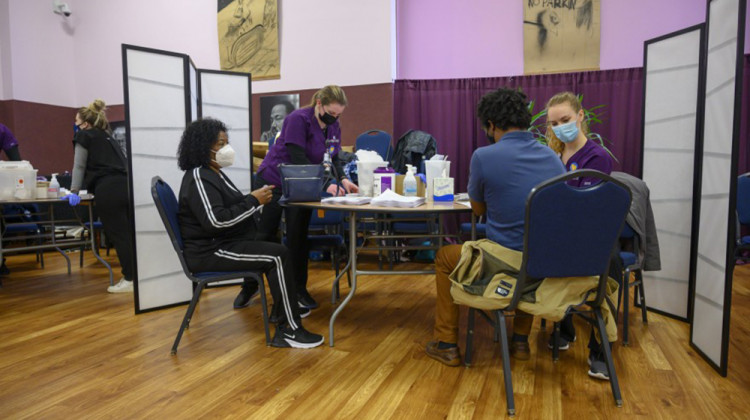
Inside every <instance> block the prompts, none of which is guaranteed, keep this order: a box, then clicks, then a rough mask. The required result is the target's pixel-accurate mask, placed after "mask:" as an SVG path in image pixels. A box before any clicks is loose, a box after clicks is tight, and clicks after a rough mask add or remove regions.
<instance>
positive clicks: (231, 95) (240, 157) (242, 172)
mask: <svg viewBox="0 0 750 420" xmlns="http://www.w3.org/2000/svg"><path fill="white" fill-rule="evenodd" d="M198 74H199V76H198V80H199V83H200V92H201V102H200V115H201V117H202V118H206V117H211V118H216V119H217V120H220V121H222V122H224V124H226V126H227V131H228V132H227V135H228V136H229V143H231V145H232V148H233V149H234V150H235V157H234V164H233V165H232V166H230V167H228V168H223V169H222V171H224V172H225V173H226V174H227V175H228V176H229V178H230V179H231V180H232V182H233V183H234V185H235V186H236V187H237V188H239V190H240V191H241V192H243V193H245V194H247V193H249V192H250V191H251V190H252V188H251V187H252V185H251V183H252V180H251V174H252V172H253V167H252V164H253V159H252V157H251V152H250V151H251V150H252V141H251V138H250V136H251V133H252V114H251V112H250V110H251V101H252V92H251V86H250V74H249V73H235V72H228V71H216V70H198ZM240 282H241V279H240V280H227V281H223V282H217V283H215V285H227V284H235V283H240Z"/></svg>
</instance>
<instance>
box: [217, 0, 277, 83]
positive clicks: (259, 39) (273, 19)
mask: <svg viewBox="0 0 750 420" xmlns="http://www.w3.org/2000/svg"><path fill="white" fill-rule="evenodd" d="M218 6H219V7H218V14H217V28H218V32H219V33H218V35H219V57H220V61H221V69H222V70H229V71H236V72H243V73H251V74H252V75H253V76H252V78H253V80H261V79H278V78H280V77H281V66H280V64H279V17H278V9H277V0H218Z"/></svg>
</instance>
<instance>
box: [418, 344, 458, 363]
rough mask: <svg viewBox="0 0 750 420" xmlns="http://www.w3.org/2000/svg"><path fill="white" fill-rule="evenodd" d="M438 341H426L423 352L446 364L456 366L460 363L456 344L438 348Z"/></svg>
mask: <svg viewBox="0 0 750 420" xmlns="http://www.w3.org/2000/svg"><path fill="white" fill-rule="evenodd" d="M438 343H439V342H438V341H430V342H429V343H427V347H425V349H424V351H425V353H427V355H428V356H430V357H432V358H433V359H435V360H437V361H438V362H440V363H443V364H446V365H448V366H458V365H460V364H461V353H459V351H458V346H456V347H450V348H447V349H439V348H438Z"/></svg>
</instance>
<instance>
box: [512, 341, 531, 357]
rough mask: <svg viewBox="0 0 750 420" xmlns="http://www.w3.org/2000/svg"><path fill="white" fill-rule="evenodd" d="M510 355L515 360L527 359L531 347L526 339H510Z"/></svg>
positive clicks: (529, 355)
mask: <svg viewBox="0 0 750 420" xmlns="http://www.w3.org/2000/svg"><path fill="white" fill-rule="evenodd" d="M510 355H511V356H513V357H514V358H516V359H517V360H529V359H530V358H531V349H530V348H529V342H528V341H511V342H510Z"/></svg>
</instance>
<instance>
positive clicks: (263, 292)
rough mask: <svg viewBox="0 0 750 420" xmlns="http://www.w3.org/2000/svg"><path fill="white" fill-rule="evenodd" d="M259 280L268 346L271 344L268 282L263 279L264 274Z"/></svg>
mask: <svg viewBox="0 0 750 420" xmlns="http://www.w3.org/2000/svg"><path fill="white" fill-rule="evenodd" d="M255 280H256V281H257V282H258V290H260V305H261V310H262V312H263V329H264V330H265V331H266V346H270V345H271V332H270V331H269V330H268V301H267V300H266V284H265V282H264V281H263V277H262V274H261V275H258V278H257V279H255Z"/></svg>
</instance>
